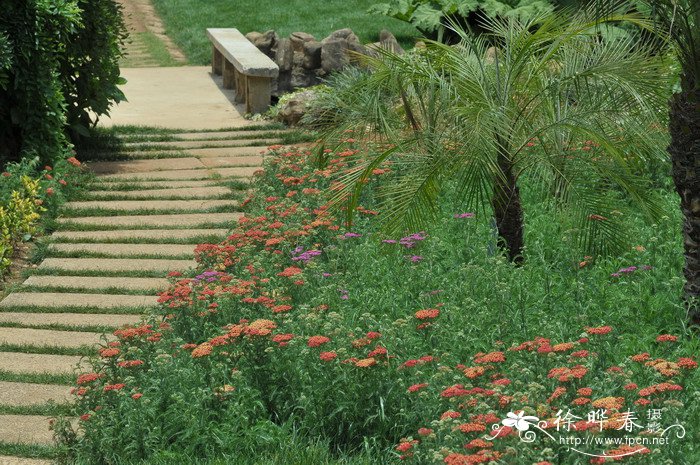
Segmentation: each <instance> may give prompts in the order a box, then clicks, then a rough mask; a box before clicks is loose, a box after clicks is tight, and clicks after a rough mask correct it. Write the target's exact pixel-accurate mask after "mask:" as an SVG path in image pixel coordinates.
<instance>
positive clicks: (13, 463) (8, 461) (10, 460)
mask: <svg viewBox="0 0 700 465" xmlns="http://www.w3.org/2000/svg"><path fill="white" fill-rule="evenodd" d="M52 463H53V462H52V461H51V460H43V459H28V458H26V457H10V456H7V455H3V456H0V465H51V464H52Z"/></svg>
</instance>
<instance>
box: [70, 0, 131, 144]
mask: <svg viewBox="0 0 700 465" xmlns="http://www.w3.org/2000/svg"><path fill="white" fill-rule="evenodd" d="M78 7H79V8H80V11H81V13H80V20H81V23H80V25H79V26H78V27H77V28H76V30H75V32H74V33H73V34H72V35H71V37H70V38H69V39H68V41H67V43H66V50H65V53H64V54H62V56H61V59H60V65H59V73H60V76H61V84H62V89H63V96H64V99H65V102H66V105H67V110H68V112H67V115H66V116H67V123H68V125H69V126H70V129H71V130H72V131H73V136H74V138H75V135H77V134H79V135H88V128H90V127H91V126H93V125H94V123H96V122H97V118H99V117H100V116H101V115H109V109H110V107H111V106H112V104H115V103H119V102H120V101H122V100H124V98H125V97H124V94H123V93H122V91H121V90H120V89H119V88H118V87H117V86H118V85H121V84H124V83H125V82H126V81H125V80H124V79H123V78H121V77H120V75H119V59H120V58H121V56H122V55H123V53H122V48H123V47H122V46H123V44H124V40H126V37H127V34H126V26H125V24H124V20H123V18H122V7H121V4H120V3H118V2H115V1H112V0H78ZM93 118H94V120H93Z"/></svg>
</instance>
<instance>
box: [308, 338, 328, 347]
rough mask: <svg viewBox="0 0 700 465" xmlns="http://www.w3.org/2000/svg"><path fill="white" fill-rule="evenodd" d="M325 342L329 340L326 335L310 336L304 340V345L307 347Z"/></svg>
mask: <svg viewBox="0 0 700 465" xmlns="http://www.w3.org/2000/svg"><path fill="white" fill-rule="evenodd" d="M327 342H330V338H328V337H326V336H311V337H310V338H309V339H308V341H307V342H306V345H307V346H309V347H318V346H320V345H322V344H325V343H327Z"/></svg>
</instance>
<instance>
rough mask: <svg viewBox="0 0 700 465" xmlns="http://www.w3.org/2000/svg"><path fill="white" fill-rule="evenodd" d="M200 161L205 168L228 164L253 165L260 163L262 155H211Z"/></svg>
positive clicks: (227, 165) (224, 166)
mask: <svg viewBox="0 0 700 465" xmlns="http://www.w3.org/2000/svg"><path fill="white" fill-rule="evenodd" d="M256 160H257V161H256ZM201 162H202V164H203V165H204V166H206V167H207V168H226V167H229V166H255V165H261V164H262V157H211V158H202V159H201Z"/></svg>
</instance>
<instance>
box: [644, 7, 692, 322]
mask: <svg viewBox="0 0 700 465" xmlns="http://www.w3.org/2000/svg"><path fill="white" fill-rule="evenodd" d="M651 4H652V7H653V10H654V11H655V13H656V14H655V16H654V17H655V18H656V19H657V21H658V24H659V26H660V28H661V29H662V30H663V31H664V32H666V31H668V35H669V38H670V40H671V42H672V43H673V44H674V48H675V50H676V55H677V56H678V60H679V62H680V65H681V76H680V78H681V79H680V91H679V92H676V93H674V94H673V96H672V97H671V100H670V108H669V126H668V127H669V133H670V135H671V142H670V144H669V145H668V153H669V154H670V155H671V163H672V166H673V181H674V183H675V185H676V191H677V192H678V195H679V196H680V200H681V211H682V212H683V219H684V221H683V245H684V248H685V268H684V270H683V272H684V275H685V279H686V283H685V288H684V291H685V297H686V302H687V304H688V310H689V316H690V320H691V321H692V322H693V323H695V324H700V307H698V300H700V170H699V169H698V168H700V165H698V163H699V162H700V0H652V2H651Z"/></svg>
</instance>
